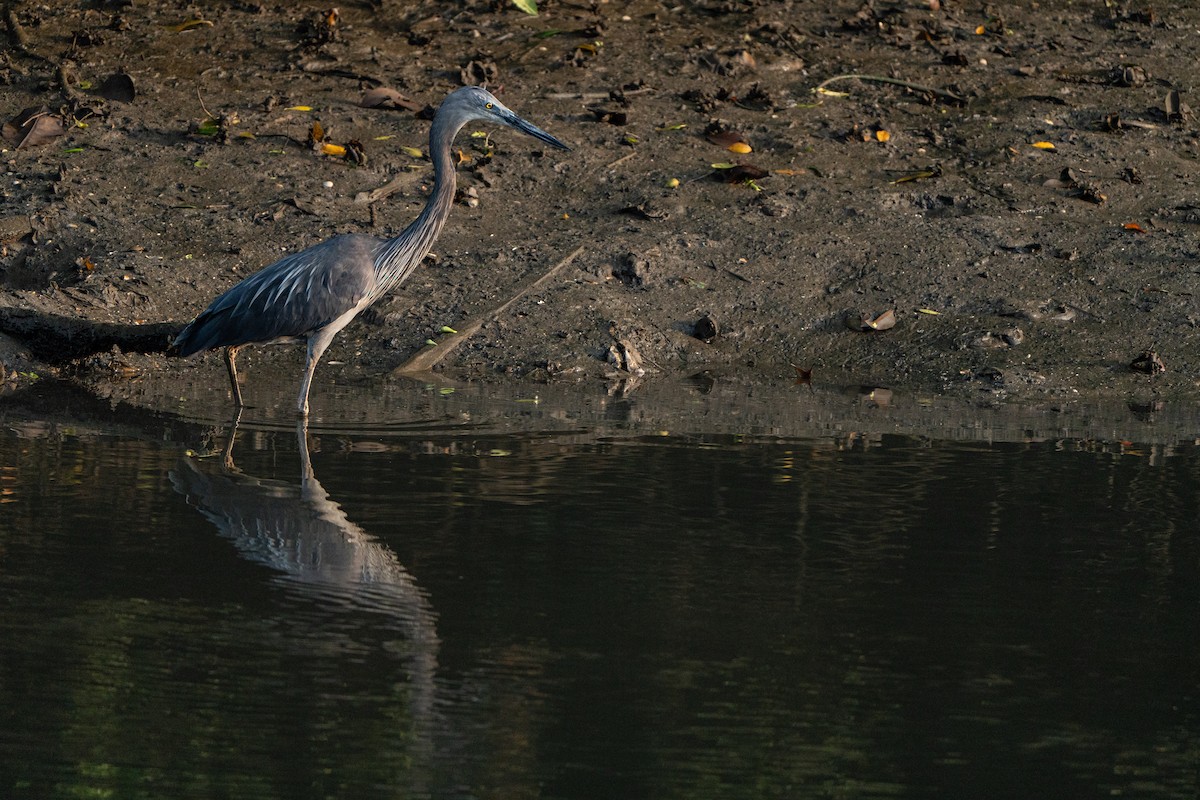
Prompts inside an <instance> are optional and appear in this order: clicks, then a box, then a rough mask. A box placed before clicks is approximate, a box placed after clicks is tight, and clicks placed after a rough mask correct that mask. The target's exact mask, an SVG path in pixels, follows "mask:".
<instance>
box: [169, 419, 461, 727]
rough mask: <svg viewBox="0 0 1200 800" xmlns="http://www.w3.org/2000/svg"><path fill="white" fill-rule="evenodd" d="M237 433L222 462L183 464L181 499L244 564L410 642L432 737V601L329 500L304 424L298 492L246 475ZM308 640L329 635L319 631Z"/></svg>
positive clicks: (421, 709)
mask: <svg viewBox="0 0 1200 800" xmlns="http://www.w3.org/2000/svg"><path fill="white" fill-rule="evenodd" d="M239 416H240V412H239ZM237 425H238V417H235V418H234V420H233V422H232V424H231V426H230V431H229V437H228V440H227V443H226V445H225V449H224V452H223V454H222V457H221V459H220V461H219V462H218V460H217V459H215V458H213V459H199V458H195V457H188V456H185V457H184V458H183V459H182V460H181V462H180V464H179V466H178V467H177V468H176V469H174V470H172V472H171V476H170V477H171V483H172V484H173V485H174V487H175V489H176V491H178V492H179V493H180V494H182V495H184V496H185V497H186V498H187V502H188V504H189V505H192V506H194V507H195V508H196V509H197V510H198V511H200V513H201V514H203V515H204V516H205V517H207V518H208V520H209V521H210V522H212V523H213V524H214V525H215V526H216V527H217V530H218V531H220V533H221V535H222V536H225V537H228V538H229V539H231V540H232V541H233V543H234V545H235V546H236V547H237V549H238V551H239V552H240V553H241V555H242V556H243V557H244V558H246V559H248V560H250V561H253V562H256V563H259V564H263V565H265V566H267V567H270V568H271V569H274V570H277V571H278V572H279V573H281V575H280V578H281V580H282V582H283V583H284V584H285V585H287V586H288V587H289V588H291V589H292V590H293V591H296V592H297V593H298V594H300V595H302V596H304V597H306V598H308V599H311V600H315V601H317V602H318V603H320V605H321V607H322V608H323V609H326V610H332V611H334V612H336V613H339V614H340V613H343V612H348V611H365V612H369V613H372V614H379V615H381V616H382V617H383V619H384V623H383V624H384V626H385V627H393V628H394V629H395V630H396V632H397V633H399V634H400V635H401V637H402V638H403V639H404V643H405V648H404V650H405V652H406V653H407V654H408V655H409V657H410V659H411V663H410V664H408V665H407V667H408V671H409V673H410V674H409V675H408V678H409V681H410V685H411V689H412V702H413V708H412V709H411V711H412V715H413V722H414V724H415V726H416V727H417V728H418V730H419V729H421V728H424V729H425V731H426V732H431V731H432V724H433V720H432V716H433V714H434V678H435V669H436V666H437V652H438V647H439V640H438V636H437V630H436V627H435V622H436V619H437V616H436V614H435V613H434V610H433V608H432V606H431V605H430V603H429V598H428V597H427V596H426V594H425V593H424V591H422V589H421V588H420V586H418V585H417V582H416V581H415V580H414V579H413V576H412V575H411V574H409V572H408V570H406V569H405V568H404V566H403V565H402V564H401V563H400V561H399V560H398V559H397V558H396V554H395V553H393V552H392V551H391V549H389V548H388V547H387V545H385V544H384V543H383V542H381V541H379V540H378V539H376V538H375V537H373V536H371V535H370V534H369V533H367V532H366V531H364V530H363V529H362V528H360V527H359V526H358V525H356V524H355V523H354V522H352V521H351V520H350V519H349V518H348V517H347V516H346V514H345V512H344V511H342V508H341V506H339V505H338V504H337V503H336V502H335V501H334V500H332V499H331V498H330V497H329V493H328V492H326V491H325V487H323V486H322V485H321V482H320V481H318V480H317V477H316V475H315V474H314V473H313V468H312V461H311V460H310V458H309V448H308V430H307V427H306V425H305V423H304V422H303V421H301V422H300V423H298V424H297V426H296V441H297V444H298V447H299V454H300V482H299V484H298V485H297V484H293V483H291V482H287V481H280V480H272V479H265V478H256V477H254V476H252V475H247V474H246V473H244V472H242V471H241V470H240V469H238V467H237V466H236V464H235V463H234V459H233V445H234V441H235V438H236V433H237ZM210 465H211V466H210ZM335 627H336V626H335ZM309 633H310V634H311V635H314V636H320V635H322V632H321V631H319V630H318V631H309ZM329 635H330V636H334V635H336V634H335V633H333V632H332V631H330V632H329ZM418 738H419V739H420V738H424V737H421V736H419V737H418Z"/></svg>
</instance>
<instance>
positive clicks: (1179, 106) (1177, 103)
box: [1163, 89, 1183, 122]
mask: <svg viewBox="0 0 1200 800" xmlns="http://www.w3.org/2000/svg"><path fill="white" fill-rule="evenodd" d="M1163 111H1165V112H1166V113H1167V120H1168V121H1169V122H1181V121H1182V120H1183V101H1182V100H1181V99H1180V96H1179V90H1178V89H1172V90H1171V91H1169V92H1167V99H1166V100H1164V101H1163Z"/></svg>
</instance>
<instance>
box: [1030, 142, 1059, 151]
mask: <svg viewBox="0 0 1200 800" xmlns="http://www.w3.org/2000/svg"><path fill="white" fill-rule="evenodd" d="M1032 146H1033V147H1036V148H1037V149H1038V150H1053V149H1054V142H1034V143H1033V145H1032Z"/></svg>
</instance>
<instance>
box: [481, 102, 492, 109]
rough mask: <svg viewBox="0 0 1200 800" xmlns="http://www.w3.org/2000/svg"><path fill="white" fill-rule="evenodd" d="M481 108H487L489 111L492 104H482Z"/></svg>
mask: <svg viewBox="0 0 1200 800" xmlns="http://www.w3.org/2000/svg"><path fill="white" fill-rule="evenodd" d="M483 107H484V108H489V109H490V108H491V107H492V104H491V103H484V104H483Z"/></svg>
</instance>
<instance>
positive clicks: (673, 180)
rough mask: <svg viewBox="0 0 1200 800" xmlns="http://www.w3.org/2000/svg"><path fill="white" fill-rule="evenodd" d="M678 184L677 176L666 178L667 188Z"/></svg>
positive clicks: (672, 187)
mask: <svg viewBox="0 0 1200 800" xmlns="http://www.w3.org/2000/svg"><path fill="white" fill-rule="evenodd" d="M678 185H679V178H668V179H667V183H666V187H667V188H668V189H674V188H675V187H677V186H678Z"/></svg>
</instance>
